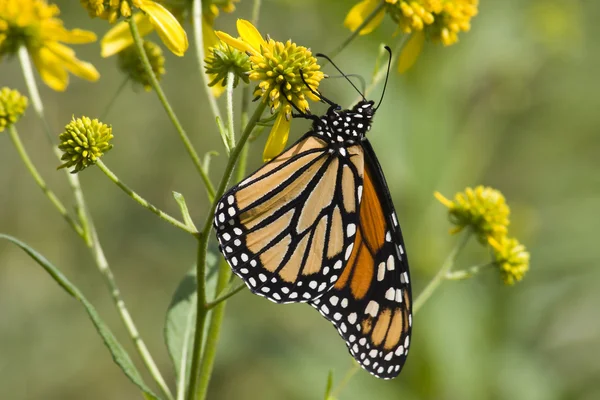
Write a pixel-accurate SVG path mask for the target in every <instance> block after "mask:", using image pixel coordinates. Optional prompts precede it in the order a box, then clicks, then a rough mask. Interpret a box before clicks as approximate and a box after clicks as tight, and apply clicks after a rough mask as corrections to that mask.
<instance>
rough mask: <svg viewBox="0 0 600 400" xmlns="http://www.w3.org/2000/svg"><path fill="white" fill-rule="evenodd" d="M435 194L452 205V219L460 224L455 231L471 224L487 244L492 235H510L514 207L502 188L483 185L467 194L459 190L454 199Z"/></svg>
mask: <svg viewBox="0 0 600 400" xmlns="http://www.w3.org/2000/svg"><path fill="white" fill-rule="evenodd" d="M434 195H435V197H436V198H437V199H438V200H439V201H440V202H441V203H442V204H443V205H445V206H446V207H448V217H449V219H450V222H452V223H453V224H454V225H456V228H454V229H453V230H452V233H456V232H460V231H461V230H462V229H464V228H465V227H470V228H471V229H472V230H473V232H474V233H475V234H476V235H477V237H478V239H479V241H480V242H481V243H487V241H488V239H489V238H494V239H497V240H500V239H501V238H502V237H503V236H505V235H506V232H507V228H508V224H509V220H508V217H509V214H510V209H509V208H508V205H507V204H506V201H505V199H504V196H503V195H502V193H500V192H499V191H498V190H496V189H492V188H490V187H483V186H477V187H476V188H475V189H472V188H469V187H468V188H466V189H465V191H464V193H457V194H456V195H455V197H454V201H450V200H448V199H447V198H445V197H444V196H442V195H441V194H440V193H439V192H435V193H434Z"/></svg>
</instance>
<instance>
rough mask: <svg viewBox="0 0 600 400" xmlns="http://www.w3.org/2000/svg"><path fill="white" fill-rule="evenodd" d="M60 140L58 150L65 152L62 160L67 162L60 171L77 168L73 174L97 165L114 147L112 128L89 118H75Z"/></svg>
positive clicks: (66, 127)
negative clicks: (111, 142) (111, 141)
mask: <svg viewBox="0 0 600 400" xmlns="http://www.w3.org/2000/svg"><path fill="white" fill-rule="evenodd" d="M58 138H59V140H60V144H59V145H58V148H59V149H60V150H61V151H62V152H63V155H62V157H61V160H62V161H64V162H65V163H64V164H62V165H60V166H59V167H58V169H60V168H65V167H66V168H70V167H75V168H73V170H72V171H71V173H72V174H75V173H77V172H79V171H81V170H83V169H85V168H87V167H89V166H90V165H94V164H96V161H97V160H98V159H99V158H100V157H102V155H103V154H104V153H106V152H107V151H109V150H110V149H112V147H113V146H112V144H110V140H111V139H112V138H113V134H112V127H111V126H110V125H106V124H103V123H102V122H100V121H98V120H97V119H94V120H92V119H90V118H88V117H82V118H77V119H75V117H73V120H72V121H71V122H69V123H68V124H67V126H65V131H64V132H63V133H61V134H60V136H59V137H58Z"/></svg>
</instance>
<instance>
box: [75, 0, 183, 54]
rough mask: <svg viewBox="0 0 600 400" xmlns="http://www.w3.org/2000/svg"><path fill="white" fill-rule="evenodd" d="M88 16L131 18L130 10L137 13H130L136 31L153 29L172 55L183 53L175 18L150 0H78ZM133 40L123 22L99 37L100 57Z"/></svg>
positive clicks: (143, 33) (126, 25) (180, 27)
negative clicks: (136, 10)
mask: <svg viewBox="0 0 600 400" xmlns="http://www.w3.org/2000/svg"><path fill="white" fill-rule="evenodd" d="M80 1H81V4H82V5H83V6H84V7H85V8H86V9H87V10H88V12H89V13H90V16H92V17H99V18H102V19H106V20H108V21H109V22H110V23H114V22H116V21H117V20H118V19H119V18H120V17H123V18H131V17H132V15H133V11H134V10H135V9H139V10H140V11H142V13H141V14H136V15H135V16H134V21H135V23H136V24H137V25H138V29H139V30H140V34H141V35H142V36H143V35H146V34H148V33H150V32H151V31H152V30H156V32H157V33H158V36H160V39H161V40H162V42H163V43H164V44H165V46H167V48H168V49H169V50H171V52H173V54H175V55H178V56H180V57H181V56H183V54H184V53H185V51H186V50H187V48H188V39H187V35H186V33H185V31H184V30H183V27H182V26H181V24H180V23H179V21H177V18H175V16H174V15H173V14H172V13H171V12H170V11H169V10H168V9H167V8H165V7H164V6H163V5H161V4H160V3H159V2H156V1H152V0H80ZM132 43H133V38H132V37H131V34H130V32H129V27H128V24H127V23H126V22H121V23H120V24H118V25H117V26H115V27H114V28H113V29H111V30H110V31H109V32H108V33H107V34H106V35H105V36H104V38H103V39H102V41H101V45H102V56H103V57H109V56H111V55H113V54H115V53H118V52H119V51H121V50H123V49H124V48H126V47H129V46H130V45H131V44H132Z"/></svg>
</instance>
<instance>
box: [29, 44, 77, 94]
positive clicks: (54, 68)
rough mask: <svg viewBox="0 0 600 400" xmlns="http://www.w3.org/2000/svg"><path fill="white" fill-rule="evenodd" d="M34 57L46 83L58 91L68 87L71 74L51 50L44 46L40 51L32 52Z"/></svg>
mask: <svg viewBox="0 0 600 400" xmlns="http://www.w3.org/2000/svg"><path fill="white" fill-rule="evenodd" d="M32 59H33V63H34V64H35V67H36V68H37V70H38V72H39V73H40V76H41V77H42V80H43V81H44V83H45V84H46V85H48V86H49V87H50V88H51V89H53V90H56V91H57V92H62V91H64V90H65V89H66V88H67V86H68V85H69V74H68V73H67V70H66V69H65V68H64V67H63V66H62V64H61V62H60V60H59V59H58V58H57V57H56V55H54V54H53V53H52V52H51V51H50V50H48V49H46V48H44V47H42V48H41V49H40V51H38V52H37V53H34V54H32Z"/></svg>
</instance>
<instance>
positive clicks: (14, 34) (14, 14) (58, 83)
mask: <svg viewBox="0 0 600 400" xmlns="http://www.w3.org/2000/svg"><path fill="white" fill-rule="evenodd" d="M58 14H59V9H58V7H57V6H56V5H49V4H48V3H47V2H46V0H0V58H1V57H2V56H5V55H14V54H16V53H17V52H18V50H19V48H20V47H22V46H23V47H25V48H26V49H27V52H28V53H29V54H30V55H31V58H32V59H33V63H34V64H35V67H36V68H37V70H38V72H39V73H40V76H41V77H42V80H43V81H44V83H46V85H48V86H50V87H51V88H52V89H54V90H57V91H63V90H65V89H66V88H67V86H68V84H69V74H68V73H69V72H70V73H72V74H73V75H76V76H78V77H80V78H83V79H87V80H89V81H96V80H98V78H100V74H99V73H98V71H97V70H96V68H94V66H93V65H92V64H90V63H87V62H83V61H81V60H79V59H78V58H77V57H76V56H75V52H74V51H73V50H72V49H71V48H70V47H67V46H65V45H64V44H63V43H68V44H81V43H90V42H94V41H95V40H96V35H94V33H92V32H89V31H84V30H81V29H73V30H71V31H69V30H67V29H65V28H64V26H63V23H62V21H61V20H60V19H58V18H56V17H57V16H58ZM61 42H62V43H61Z"/></svg>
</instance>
